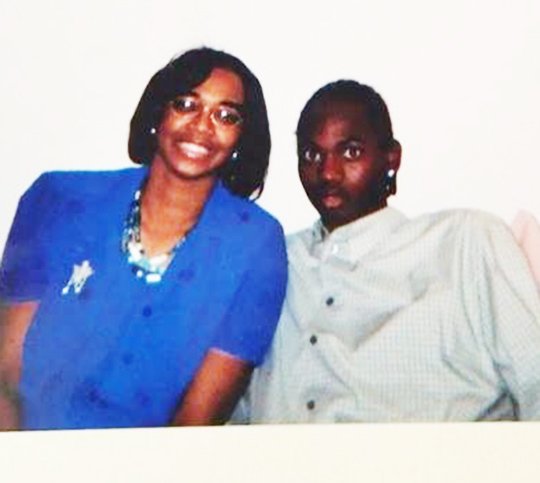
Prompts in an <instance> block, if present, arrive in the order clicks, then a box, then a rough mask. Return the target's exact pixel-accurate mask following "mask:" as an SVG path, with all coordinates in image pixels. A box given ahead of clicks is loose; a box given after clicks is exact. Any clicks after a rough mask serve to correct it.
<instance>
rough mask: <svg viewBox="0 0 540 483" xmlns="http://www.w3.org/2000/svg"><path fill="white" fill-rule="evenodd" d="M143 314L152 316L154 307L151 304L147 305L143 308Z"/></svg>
mask: <svg viewBox="0 0 540 483" xmlns="http://www.w3.org/2000/svg"><path fill="white" fill-rule="evenodd" d="M142 314H143V316H144V317H150V316H151V315H152V307H150V305H146V306H145V307H144V308H143V309H142Z"/></svg>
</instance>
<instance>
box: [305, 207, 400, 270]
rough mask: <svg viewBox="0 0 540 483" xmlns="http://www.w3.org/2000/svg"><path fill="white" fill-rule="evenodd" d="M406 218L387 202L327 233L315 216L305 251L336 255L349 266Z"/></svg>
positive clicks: (325, 257)
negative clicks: (373, 210)
mask: <svg viewBox="0 0 540 483" xmlns="http://www.w3.org/2000/svg"><path fill="white" fill-rule="evenodd" d="M406 220H407V218H406V217H405V215H403V214H402V213H401V212H400V211H398V210H396V209H395V208H392V207H389V206H387V207H386V208H382V209H380V210H377V211H375V212H374V213H371V214H369V215H367V216H363V217H361V218H359V219H357V220H355V221H353V222H351V223H348V224H347V225H344V226H341V227H339V228H336V229H335V230H334V231H332V232H331V233H330V232H328V230H327V229H326V228H325V227H324V225H323V224H322V221H321V220H320V219H319V220H317V221H316V222H315V224H314V225H313V228H312V230H311V243H310V244H309V251H310V253H311V254H312V255H313V256H314V257H316V258H319V259H321V260H326V259H329V258H336V259H338V260H340V261H342V262H345V263H346V264H347V265H349V266H350V267H351V268H352V267H353V266H356V263H357V262H358V261H359V259H360V258H361V257H362V256H364V255H366V254H367V253H369V252H370V251H371V250H372V249H373V248H374V247H375V246H376V245H378V244H379V243H380V242H381V241H382V240H384V239H385V238H386V237H387V235H388V234H389V233H390V232H392V231H393V230H394V229H395V228H397V226H399V225H400V224H402V223H403V222H404V221H406Z"/></svg>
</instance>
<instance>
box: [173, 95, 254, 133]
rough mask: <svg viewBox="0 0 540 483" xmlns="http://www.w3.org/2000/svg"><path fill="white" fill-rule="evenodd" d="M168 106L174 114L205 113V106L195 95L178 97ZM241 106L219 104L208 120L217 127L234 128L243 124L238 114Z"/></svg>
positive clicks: (240, 115) (213, 109)
mask: <svg viewBox="0 0 540 483" xmlns="http://www.w3.org/2000/svg"><path fill="white" fill-rule="evenodd" d="M169 104H170V106H171V108H172V110H173V111H174V112H175V113H176V114H180V115H190V114H199V113H202V112H203V111H205V106H204V104H203V103H202V101H201V99H199V98H198V97H197V96H196V95H184V96H179V97H177V98H175V99H173V100H172V101H170V103H169ZM240 108H241V106H236V105H232V104H228V103H223V104H219V105H217V106H215V107H213V108H212V111H211V113H210V119H212V122H213V123H214V124H216V125H218V126H225V127H235V126H240V125H241V124H242V123H243V122H244V118H243V116H242V114H241V112H240Z"/></svg>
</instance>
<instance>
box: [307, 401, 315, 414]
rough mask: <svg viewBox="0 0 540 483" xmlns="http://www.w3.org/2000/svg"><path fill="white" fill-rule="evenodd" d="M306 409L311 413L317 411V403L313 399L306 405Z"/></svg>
mask: <svg viewBox="0 0 540 483" xmlns="http://www.w3.org/2000/svg"><path fill="white" fill-rule="evenodd" d="M306 407H307V408H308V409H309V410H310V411H311V410H313V409H315V401H314V400H313V399H312V400H311V401H308V402H307V404H306Z"/></svg>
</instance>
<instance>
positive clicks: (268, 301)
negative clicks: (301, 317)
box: [213, 225, 287, 365]
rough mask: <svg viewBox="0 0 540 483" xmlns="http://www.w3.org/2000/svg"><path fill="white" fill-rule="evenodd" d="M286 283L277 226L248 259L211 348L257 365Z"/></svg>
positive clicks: (283, 252) (280, 233)
mask: <svg viewBox="0 0 540 483" xmlns="http://www.w3.org/2000/svg"><path fill="white" fill-rule="evenodd" d="M286 285H287V255H286V250H285V241H284V236H283V231H282V229H281V227H280V226H279V225H276V226H275V228H274V229H273V230H272V231H271V232H270V233H269V235H267V237H266V239H265V241H264V242H263V243H262V244H261V247H260V249H259V250H257V252H256V256H255V255H254V256H253V258H252V260H251V261H250V267H249V269H248V270H247V271H246V273H245V274H244V276H243V278H242V281H241V283H240V285H239V288H238V290H237V291H236V295H235V297H234V300H233V303H232V304H231V307H230V308H229V310H228V312H227V316H226V317H225V320H224V321H223V323H222V324H221V325H220V328H219V331H218V333H217V337H216V339H215V340H214V344H213V347H214V348H217V349H219V350H222V351H224V352H226V353H228V354H231V355H233V356H235V357H238V358H239V359H242V360H245V361H247V362H250V363H252V364H254V365H259V364H260V363H261V362H262V360H263V358H264V356H265V354H266V352H267V350H268V347H269V346H270V343H271V342H272V337H273V335H274V332H275V329H276V325H277V322H278V319H279V316H280V313H281V307H282V305H283V299H284V297H285V290H286Z"/></svg>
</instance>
